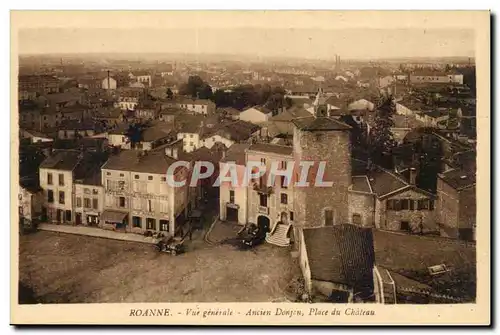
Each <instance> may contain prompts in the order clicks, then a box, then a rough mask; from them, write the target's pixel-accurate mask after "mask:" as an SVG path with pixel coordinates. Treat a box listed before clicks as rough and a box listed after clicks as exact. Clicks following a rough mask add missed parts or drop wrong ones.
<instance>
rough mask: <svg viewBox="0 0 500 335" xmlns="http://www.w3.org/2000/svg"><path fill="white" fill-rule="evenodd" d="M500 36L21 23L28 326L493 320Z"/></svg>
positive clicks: (16, 290) (377, 24) (15, 75)
mask: <svg viewBox="0 0 500 335" xmlns="http://www.w3.org/2000/svg"><path fill="white" fill-rule="evenodd" d="M370 16H371V18H370ZM397 17H401V18H402V19H401V20H394V18H397ZM404 18H406V19H404ZM299 21H300V22H301V23H298V22H299ZM489 21H490V13H489V12H488V11H475V12H474V11H470V12H467V11H463V12H452V11H450V12H417V11H415V12H411V11H407V12H405V13H402V12H401V13H398V12H388V11H387V12H378V11H377V12H375V11H373V12H356V11H351V12H348V13H345V12H335V11H317V12H308V11H271V12H269V11H267V12H265V11H247V12H245V11H234V12H229V11H226V12H223V11H220V12H217V11H185V12H183V11H149V12H148V11H137V12H134V11H128V12H120V11H108V12H105V11H72V12H62V11H59V12H56V11H53V12H51V11H45V12H37V11H13V12H11V24H12V44H11V54H12V59H11V62H12V71H11V76H12V78H11V83H12V87H11V91H12V93H11V94H12V101H11V120H12V122H11V155H12V156H13V157H11V171H12V177H11V178H12V180H11V183H12V190H11V202H12V205H11V208H14V209H13V210H12V215H11V231H12V234H11V245H12V252H13V253H12V255H11V257H12V263H13V265H12V273H11V290H12V301H11V304H12V306H14V307H15V308H16V309H15V311H13V312H12V313H13V315H12V316H11V322H12V323H19V324H23V323H33V322H35V323H40V322H41V323H44V321H43V320H45V321H46V322H48V323H53V322H54V323H66V324H69V323H72V322H75V320H80V318H84V320H87V321H84V322H89V323H90V322H91V321H90V319H91V318H93V317H95V318H97V319H96V320H98V321H96V322H97V323H108V319H106V315H103V314H106V313H108V310H110V309H115V307H113V308H110V307H109V305H107V304H109V303H113V304H119V305H113V306H118V307H116V310H115V311H114V312H113V311H109V313H114V314H113V315H115V317H111V314H110V315H109V323H116V322H118V323H123V324H126V323H135V322H139V323H158V324H175V323H184V324H200V323H209V322H214V323H217V324H230V323H234V322H238V323H240V324H287V323H295V324H302V323H304V324H305V323H307V324H316V323H317V324H335V322H337V321H336V320H343V321H342V322H343V323H359V322H360V319H362V320H363V321H362V322H368V323H370V322H375V320H376V318H377V317H381V318H382V319H383V320H392V322H394V323H398V322H404V320H406V318H409V319H411V318H412V317H415V318H417V317H418V315H419V313H429V314H421V315H424V316H422V317H425V318H427V319H428V322H429V323H436V322H440V320H441V319H439V317H440V315H442V316H443V319H442V320H441V321H442V322H444V321H445V320H447V322H450V320H452V321H451V322H455V323H459V322H461V321H464V322H465V320H469V319H472V318H476V319H477V320H478V322H480V321H479V320H482V322H483V323H487V322H489V321H488V320H489V319H488V318H489V308H490V307H489V299H490V298H489V271H490V264H489V257H490V254H489V251H490V250H489V247H490V244H489V243H490V218H489V199H490V194H489V192H490V191H489V189H490V185H489V180H490V179H489V178H490V177H489V165H490V162H489V146H490V143H489V136H490V135H489V131H490V129H489V127H490V124H489V122H490V121H489V115H490V105H489V92H490V87H489V85H490V84H489V81H490V78H489V61H490V59H489V53H490V50H489V33H490V30H489V29H490V28H489ZM189 22H191V23H192V24H190V23H189ZM305 22H316V24H315V25H313V24H311V25H306V24H305ZM370 22H373V26H372V25H371V23H370ZM398 22H406V23H407V24H402V23H398ZM323 23H324V24H323ZM478 78H479V79H478ZM478 153H479V154H478ZM479 175H481V185H480V183H479V180H480V178H479ZM479 192H482V193H479ZM479 198H481V201H480V202H479V201H478V200H479ZM480 285H481V289H480ZM480 295H481V297H480ZM107 306H108V307H107ZM462 307H463V308H464V309H460V308H462ZM51 308H54V309H53V310H52V309H51ZM76 308H84V309H85V311H86V312H85V313H83V312H82V313H78V312H77V309H76ZM455 308H456V310H455ZM51 310H52V311H54V312H50V313H51V314H45V319H43V318H41V317H39V316H37V315H36V314H38V312H36V311H40V312H39V313H49V312H48V311H51ZM120 310H121V311H120ZM45 311H47V312H45ZM56 311H59V312H56ZM70 311H71V314H69V313H70ZM434 311H435V312H434ZM441 311H442V312H441ZM458 311H461V312H458ZM463 311H469V312H468V313H469V314H467V315H468V316H464V317H463V318H462V316H460V317H457V316H458V315H462V313H464V312H463ZM481 311H483V312H482V313H481ZM59 313H60V314H59ZM64 313H66V314H64ZM458 313H460V314H458ZM481 314H483V315H482V319H481V318H480V317H481ZM41 315H43V314H41ZM49 315H50V316H49ZM117 315H118V316H117ZM397 315H399V316H397ZM413 315H414V316H413ZM391 318H392V319H391ZM236 319H238V320H239V321H236ZM461 319H463V320H461ZM12 320H17V321H12ZM41 320H42V321H41ZM48 320H54V321H50V322H49V321H48ZM71 320H73V321H71ZM82 320H83V319H82ZM176 320H177V321H176ZM210 320H212V321H210ZM266 320H267V321H266ZM315 320H316V321H315ZM381 322H384V323H385V324H388V323H387V321H381Z"/></svg>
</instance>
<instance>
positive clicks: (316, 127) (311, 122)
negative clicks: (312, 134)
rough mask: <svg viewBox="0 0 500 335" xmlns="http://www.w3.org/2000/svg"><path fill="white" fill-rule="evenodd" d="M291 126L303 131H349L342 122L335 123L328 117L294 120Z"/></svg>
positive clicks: (335, 121)
mask: <svg viewBox="0 0 500 335" xmlns="http://www.w3.org/2000/svg"><path fill="white" fill-rule="evenodd" d="M292 122H293V124H294V125H295V126H296V127H297V128H299V129H300V130H303V131H329V130H340V131H345V130H349V129H351V127H349V126H348V125H346V124H345V123H343V122H340V121H337V120H335V119H332V118H329V117H314V116H310V117H305V118H297V119H294V120H293V121H292Z"/></svg>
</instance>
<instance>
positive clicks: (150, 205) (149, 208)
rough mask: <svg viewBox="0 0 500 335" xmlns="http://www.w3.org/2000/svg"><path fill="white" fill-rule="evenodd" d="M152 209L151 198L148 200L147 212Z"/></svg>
mask: <svg viewBox="0 0 500 335" xmlns="http://www.w3.org/2000/svg"><path fill="white" fill-rule="evenodd" d="M152 211H153V204H152V203H151V200H148V212H152Z"/></svg>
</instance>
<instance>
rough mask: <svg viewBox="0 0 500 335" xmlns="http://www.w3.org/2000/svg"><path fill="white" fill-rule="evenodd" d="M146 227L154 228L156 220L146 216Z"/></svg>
mask: <svg viewBox="0 0 500 335" xmlns="http://www.w3.org/2000/svg"><path fill="white" fill-rule="evenodd" d="M146 229H151V230H156V220H155V219H152V218H147V219H146Z"/></svg>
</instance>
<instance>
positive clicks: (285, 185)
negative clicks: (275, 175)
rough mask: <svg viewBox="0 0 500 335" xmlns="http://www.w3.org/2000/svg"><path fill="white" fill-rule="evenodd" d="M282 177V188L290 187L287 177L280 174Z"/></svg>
mask: <svg viewBox="0 0 500 335" xmlns="http://www.w3.org/2000/svg"><path fill="white" fill-rule="evenodd" d="M280 179H281V188H288V185H287V180H286V177H285V176H280Z"/></svg>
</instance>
